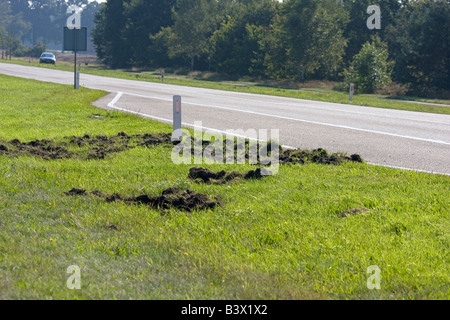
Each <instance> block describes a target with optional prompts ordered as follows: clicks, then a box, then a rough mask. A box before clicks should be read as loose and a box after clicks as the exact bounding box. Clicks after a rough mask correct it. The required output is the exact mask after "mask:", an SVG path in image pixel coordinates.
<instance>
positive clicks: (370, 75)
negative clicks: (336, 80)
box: [345, 38, 392, 93]
mask: <svg viewBox="0 0 450 320" xmlns="http://www.w3.org/2000/svg"><path fill="white" fill-rule="evenodd" d="M388 55H389V53H388V49H387V46H386V44H384V43H382V42H381V41H380V40H379V38H376V40H375V41H374V42H366V43H365V44H364V45H363V46H362V48H361V51H360V52H359V53H358V54H356V55H355V56H354V57H353V60H352V62H351V64H350V67H349V69H348V70H346V75H345V80H346V83H347V84H349V83H353V84H355V86H356V89H357V90H358V92H361V93H373V92H374V91H375V90H376V89H381V88H383V87H384V86H385V85H387V84H388V83H390V82H391V72H392V71H391V70H392V66H391V63H389V62H388Z"/></svg>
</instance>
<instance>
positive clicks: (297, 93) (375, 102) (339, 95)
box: [1, 60, 450, 114]
mask: <svg viewBox="0 0 450 320" xmlns="http://www.w3.org/2000/svg"><path fill="white" fill-rule="evenodd" d="M1 62H8V63H15V64H21V65H31V66H34V67H43V68H51V69H57V70H64V71H72V72H73V65H70V64H67V63H60V64H57V65H55V66H54V65H43V64H39V63H37V62H31V63H30V64H29V63H28V61H23V60H11V61H9V60H2V61H1ZM81 72H82V73H86V74H92V75H98V76H105V77H113V78H121V79H129V80H140V81H148V82H161V78H160V76H159V75H156V73H155V72H140V71H139V72H137V71H136V72H134V71H130V70H110V69H105V68H104V67H101V66H87V67H86V66H83V67H82V71H81ZM164 83H167V84H173V85H182V86H191V87H200V88H209V89H218V90H225V91H235V92H246V93H254V94H263V95H272V96H280V97H289V98H296V99H306V100H315V101H324V102H334V103H343V104H351V105H358V106H365V107H375V108H385V109H397V110H407V111H416V112H428V113H438V114H450V104H449V101H448V100H433V99H418V98H412V97H410V99H414V100H417V101H420V102H425V103H427V102H428V103H438V104H439V103H444V102H446V103H447V104H449V107H446V106H437V105H432V104H418V103H411V102H405V101H403V100H401V99H398V97H395V98H396V99H398V100H389V98H394V97H390V96H388V95H380V94H357V95H355V96H354V98H353V102H350V101H349V95H348V93H344V92H337V91H334V90H331V89H323V88H302V89H299V90H293V89H289V88H285V86H284V85H283V84H280V85H279V86H278V85H275V86H274V85H272V86H267V85H265V84H258V83H254V82H235V84H233V83H229V82H223V81H206V80H201V79H193V78H190V77H179V76H174V75H170V74H167V75H166V77H165V80H164ZM403 99H405V97H403Z"/></svg>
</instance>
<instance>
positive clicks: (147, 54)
mask: <svg viewBox="0 0 450 320" xmlns="http://www.w3.org/2000/svg"><path fill="white" fill-rule="evenodd" d="M174 4H175V0H146V1H144V0H132V1H131V2H130V3H127V4H125V13H124V14H125V16H126V24H125V30H124V37H125V39H126V41H127V47H128V48H129V50H130V54H131V56H132V57H131V63H132V64H133V65H137V66H149V65H157V64H158V63H163V62H164V58H165V57H164V56H166V55H164V54H163V53H162V52H161V50H160V48H158V45H157V44H155V43H154V41H153V39H152V37H151V36H152V35H155V34H157V33H158V32H159V31H160V30H161V28H163V27H167V26H169V25H171V24H172V10H171V9H172V7H173V6H174Z"/></svg>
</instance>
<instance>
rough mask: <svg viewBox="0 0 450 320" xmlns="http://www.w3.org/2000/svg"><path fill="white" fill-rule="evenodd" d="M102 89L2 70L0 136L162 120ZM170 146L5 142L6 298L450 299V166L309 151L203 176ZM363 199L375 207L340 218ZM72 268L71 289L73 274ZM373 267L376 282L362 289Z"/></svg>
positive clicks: (130, 130)
mask: <svg viewBox="0 0 450 320" xmlns="http://www.w3.org/2000/svg"><path fill="white" fill-rule="evenodd" d="M104 94H105V93H104V92H100V91H93V90H88V89H85V88H81V89H80V90H78V91H75V90H73V89H72V87H71V86H63V85H57V84H50V83H42V82H37V81H31V80H24V79H19V78H13V77H7V76H3V75H0V96H1V98H2V99H1V101H0V114H1V117H0V145H2V144H6V143H7V142H8V143H9V141H11V140H13V139H19V140H20V141H21V142H29V141H33V140H36V139H40V140H42V139H52V140H54V141H67V139H68V138H65V137H70V136H73V135H76V136H83V135H86V134H87V135H90V136H95V135H106V136H113V135H114V136H116V135H117V134H118V133H119V132H126V133H127V134H129V135H131V134H143V133H159V132H166V133H169V132H171V129H172V128H171V126H169V125H165V124H161V123H158V122H155V121H151V120H148V119H142V118H139V117H136V116H133V115H130V114H123V113H117V112H112V111H108V110H103V109H96V108H94V107H92V106H91V105H90V102H92V101H94V100H96V99H98V98H100V97H101V96H103V95H104ZM2 141H3V142H2ZM281 142H282V141H281ZM72 148H73V150H76V149H77V147H72ZM80 148H81V147H80ZM171 148H172V146H171V145H170V144H160V145H155V146H151V147H143V146H138V147H135V148H132V149H129V150H125V151H123V152H116V153H111V154H108V155H107V156H106V157H105V158H104V159H90V160H87V159H76V158H69V159H56V160H46V159H43V158H41V157H38V156H29V155H20V156H15V157H12V156H8V155H5V154H2V153H1V152H2V151H1V147H0V216H1V219H0V299H283V300H284V299H449V298H450V291H449V288H450V259H449V255H448V252H449V249H450V233H449V230H450V219H449V218H450V214H449V212H450V198H449V194H450V177H448V176H442V175H432V174H427V173H417V172H412V171H402V170H397V169H390V168H384V167H379V166H372V165H368V164H365V163H350V162H345V163H343V164H341V165H320V164H313V163H309V164H305V165H292V166H281V167H280V170H279V172H278V174H276V175H274V176H270V177H265V178H264V179H258V180H242V179H238V180H234V181H231V182H229V183H226V184H217V185H216V184H211V185H206V184H199V183H196V182H194V181H192V180H190V179H188V178H187V175H188V172H189V168H190V167H192V165H175V164H173V163H172V161H171V160H170V159H171V158H170V154H171ZM344 151H345V150H344ZM203 167H206V168H210V169H211V170H214V171H218V170H221V169H227V170H236V171H239V172H245V171H248V170H250V169H255V167H254V166H250V165H219V164H214V165H203ZM74 187H76V188H81V189H85V190H87V191H88V192H92V191H94V190H100V191H102V192H104V193H107V194H112V193H115V192H117V193H120V194H122V195H126V196H130V197H131V196H138V195H142V194H148V195H158V194H160V192H161V191H162V190H164V189H167V188H169V187H178V188H180V189H183V190H184V189H191V190H194V191H196V192H198V193H203V194H206V195H208V196H209V197H210V198H211V199H213V198H220V199H221V202H222V205H221V206H219V207H216V208H215V209H205V210H194V211H192V212H187V211H182V210H174V209H169V210H166V211H164V212H162V211H161V210H159V209H151V208H149V207H148V206H145V205H129V204H127V203H125V202H121V201H118V202H107V201H104V199H102V198H99V197H96V196H94V195H92V194H91V193H89V194H86V195H78V196H68V195H65V192H67V191H69V190H71V189H72V188H74ZM360 207H365V208H367V209H369V210H368V211H363V212H361V213H359V214H355V215H349V216H347V217H340V213H341V212H342V211H344V210H348V209H352V208H360ZM71 265H76V266H79V267H80V270H81V271H80V276H81V289H80V290H69V289H68V288H67V286H66V282H67V280H68V279H69V276H71V274H70V273H67V268H68V267H69V266H71ZM373 265H376V266H378V267H379V268H380V270H381V282H380V285H381V289H380V290H376V289H374V290H369V289H368V288H367V279H368V278H369V276H370V275H371V274H369V273H367V269H368V267H370V266H373Z"/></svg>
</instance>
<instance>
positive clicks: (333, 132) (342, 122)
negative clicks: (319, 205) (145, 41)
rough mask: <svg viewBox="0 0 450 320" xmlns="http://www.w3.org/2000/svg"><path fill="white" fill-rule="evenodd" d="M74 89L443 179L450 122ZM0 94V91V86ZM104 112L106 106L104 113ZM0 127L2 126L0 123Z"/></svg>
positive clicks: (155, 88) (138, 109)
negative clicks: (178, 103) (175, 102)
mask: <svg viewBox="0 0 450 320" xmlns="http://www.w3.org/2000/svg"><path fill="white" fill-rule="evenodd" d="M0 73H2V74H6V75H12V76H17V77H23V78H29V79H36V80H41V81H47V82H56V83H62V84H70V85H73V73H72V72H66V71H59V70H52V69H45V68H35V67H27V66H20V65H14V64H5V63H0ZM80 85H81V86H84V87H87V88H92V89H100V90H105V91H108V92H111V94H110V95H107V96H105V97H104V98H102V99H100V100H99V101H97V102H96V103H95V105H96V106H98V107H103V108H108V107H110V108H116V109H117V110H126V111H129V112H133V113H137V114H140V115H143V116H147V117H150V118H153V119H156V120H160V121H164V122H168V123H170V122H171V119H172V97H173V96H174V95H181V96H182V106H183V111H182V112H183V124H184V125H185V126H186V127H193V125H194V122H196V121H201V122H202V125H203V127H204V128H210V129H216V130H219V131H223V132H225V131H226V130H227V129H234V130H237V129H243V130H244V131H245V130H247V129H255V130H256V131H257V132H258V130H259V129H267V130H268V133H269V135H268V138H269V139H270V132H271V131H270V130H271V129H279V133H280V142H281V144H283V145H285V146H291V147H295V148H306V149H312V148H324V149H327V150H328V151H330V152H337V151H343V152H347V153H348V154H353V153H357V154H359V155H361V157H362V158H363V159H364V160H365V161H366V162H369V163H373V164H379V165H385V166H392V167H399V168H406V169H414V170H418V171H427V172H434V173H444V174H447V175H450V115H441V114H430V113H421V112H411V111H400V110H391V109H380V108H370V107H361V106H355V105H344V104H336V103H326V102H318V101H309V100H299V99H292V98H283V97H274V96H266V95H256V94H247V93H238V92H228V91H220V90H211V89H202V88H193V87H184V86H175V85H168V84H163V83H151V82H144V81H133V80H123V79H115V78H107V77H99V76H92V75H87V74H81V80H80ZM0 89H1V83H0ZM108 105H109V106H108ZM0 121H1V119H0Z"/></svg>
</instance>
